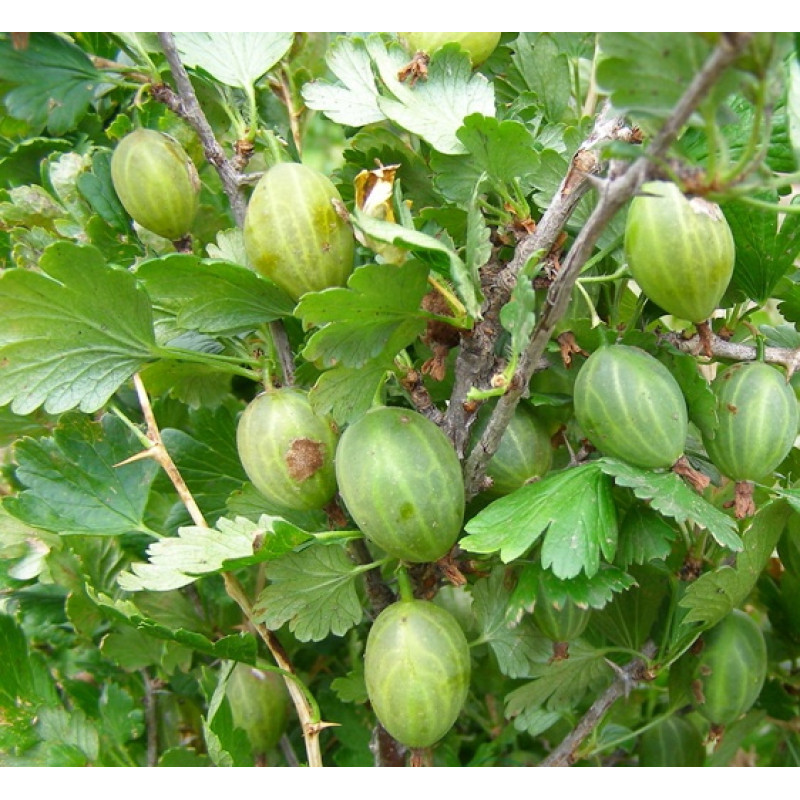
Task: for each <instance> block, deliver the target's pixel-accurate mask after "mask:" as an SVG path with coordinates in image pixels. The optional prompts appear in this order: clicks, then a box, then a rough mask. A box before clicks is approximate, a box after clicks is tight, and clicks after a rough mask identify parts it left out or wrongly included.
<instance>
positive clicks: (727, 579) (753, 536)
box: [680, 500, 790, 635]
mask: <svg viewBox="0 0 800 800" xmlns="http://www.w3.org/2000/svg"><path fill="white" fill-rule="evenodd" d="M789 513H790V512H789V508H788V507H787V504H786V503H785V502H784V501H780V500H776V501H773V502H772V503H769V504H768V505H766V506H764V507H763V508H762V509H760V510H759V512H758V513H757V514H756V515H755V517H753V521H752V522H751V524H750V527H749V528H748V529H747V531H746V532H745V534H744V549H743V550H742V551H741V552H740V553H739V554H738V555H737V557H736V566H735V567H732V566H727V565H723V566H721V567H718V568H717V569H715V570H714V571H712V572H707V573H705V574H704V575H701V576H700V577H699V578H698V579H697V580H696V581H694V583H692V584H690V585H689V586H688V588H687V589H686V593H685V594H684V596H683V597H682V598H681V601H680V604H681V606H683V607H684V608H686V609H688V613H687V614H686V616H685V618H684V620H683V626H682V627H683V630H682V631H680V633H682V634H684V635H687V631H686V629H687V628H689V629H690V630H693V631H694V634H695V635H696V634H697V633H698V629H697V627H696V626H694V625H693V623H700V625H701V626H702V629H703V630H705V629H708V628H710V627H712V626H713V625H715V624H716V623H717V622H719V621H720V620H721V619H722V618H723V617H725V616H727V614H729V613H730V612H731V611H732V610H733V609H734V608H737V607H738V606H740V605H741V604H742V603H743V602H744V601H745V600H746V599H747V596H748V595H749V594H750V592H751V591H752V590H753V587H754V586H755V585H756V581H757V580H758V576H759V575H760V574H761V571H762V570H763V569H764V566H765V564H766V563H767V561H768V559H769V557H770V556H771V555H772V552H773V550H774V549H775V546H776V545H777V543H778V539H779V538H780V535H781V533H782V532H783V529H784V527H785V525H786V520H787V519H788V516H789Z"/></svg>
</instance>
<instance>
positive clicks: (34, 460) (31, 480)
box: [4, 414, 158, 536]
mask: <svg viewBox="0 0 800 800" xmlns="http://www.w3.org/2000/svg"><path fill="white" fill-rule="evenodd" d="M140 450H141V443H140V442H139V441H138V439H136V438H135V437H134V435H133V434H132V433H131V432H130V431H129V430H128V428H127V427H125V425H123V423H122V422H121V421H120V420H119V419H117V418H116V417H114V416H112V415H110V414H107V415H105V416H104V417H103V418H102V420H101V421H100V422H99V423H97V422H92V421H91V420H90V419H88V418H86V417H82V416H70V417H68V418H66V419H64V421H62V423H61V424H60V425H59V426H58V428H56V429H55V431H54V432H53V436H52V438H39V439H23V440H21V441H20V442H19V443H18V444H17V447H16V449H15V458H16V461H17V464H18V467H17V473H16V474H17V479H18V480H19V481H20V483H21V484H22V485H23V487H24V489H23V490H22V491H21V492H20V493H19V494H18V495H17V496H13V497H8V498H6V500H5V503H4V505H5V507H6V509H7V510H8V511H9V512H10V513H11V514H13V515H14V516H15V517H17V518H18V519H21V520H22V521H23V522H26V523H27V524H29V525H33V526H34V527H38V528H44V529H45V530H50V531H54V532H57V533H61V534H76V533H87V534H93V535H98V536H118V535H119V534H122V533H127V532H129V531H135V530H139V531H145V532H147V531H148V528H147V526H146V525H145V523H144V513H145V506H146V504H147V499H148V496H149V493H150V484H151V483H152V481H153V479H154V477H155V474H156V472H157V470H158V467H157V465H156V464H155V462H153V461H151V460H149V459H146V460H140V461H135V462H133V463H131V464H126V465H124V466H115V465H117V464H119V463H120V462H121V461H124V460H125V459H127V458H129V457H130V456H132V455H134V454H135V453H137V452H139V451H140Z"/></svg>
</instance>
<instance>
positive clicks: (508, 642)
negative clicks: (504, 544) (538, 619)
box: [472, 567, 553, 678]
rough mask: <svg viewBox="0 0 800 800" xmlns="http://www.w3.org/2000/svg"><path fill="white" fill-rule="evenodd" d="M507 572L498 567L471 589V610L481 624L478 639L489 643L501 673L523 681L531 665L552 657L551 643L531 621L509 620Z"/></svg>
mask: <svg viewBox="0 0 800 800" xmlns="http://www.w3.org/2000/svg"><path fill="white" fill-rule="evenodd" d="M510 594H511V593H510V590H509V587H508V586H506V585H505V570H504V569H503V568H502V567H499V568H495V569H494V570H493V571H492V574H491V575H490V576H489V577H488V578H483V579H481V580H479V581H477V582H476V583H475V585H474V587H473V589H472V597H473V602H472V608H473V611H474V612H475V617H476V619H477V621H478V629H479V638H480V641H482V642H487V643H488V644H489V647H491V648H492V651H493V652H494V654H495V657H496V658H497V665H498V667H499V668H500V671H501V672H502V673H503V674H504V675H507V676H508V677H509V678H524V677H526V676H527V675H528V674H529V670H530V666H531V663H533V662H536V661H537V660H538V661H541V660H542V659H544V658H548V657H549V656H551V655H552V653H553V650H552V644H551V642H550V641H549V640H548V639H545V638H544V637H543V636H542V635H541V634H540V633H539V632H538V630H537V629H536V626H535V625H534V623H533V620H532V619H531V618H527V619H522V620H520V621H518V622H516V623H514V621H509V619H508V615H507V608H508V604H509V598H510Z"/></svg>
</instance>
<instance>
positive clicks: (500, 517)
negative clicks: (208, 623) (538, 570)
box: [459, 463, 617, 578]
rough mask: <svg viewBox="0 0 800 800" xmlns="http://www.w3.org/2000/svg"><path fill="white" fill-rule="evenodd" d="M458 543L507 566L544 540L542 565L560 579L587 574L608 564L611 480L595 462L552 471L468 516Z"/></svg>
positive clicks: (612, 544)
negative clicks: (491, 555) (497, 555)
mask: <svg viewBox="0 0 800 800" xmlns="http://www.w3.org/2000/svg"><path fill="white" fill-rule="evenodd" d="M465 528H466V531H467V533H468V535H467V536H465V537H464V538H463V539H462V540H461V541H460V543H459V544H460V546H461V547H462V549H464V550H467V551H468V552H472V553H494V552H497V551H499V552H500V558H501V559H502V560H503V561H504V562H505V563H508V562H509V561H513V560H515V559H516V558H519V557H520V556H521V555H523V554H524V553H526V552H527V551H528V550H530V548H531V547H533V545H534V544H536V542H537V541H539V539H540V538H542V537H544V543H543V546H542V564H543V565H544V566H545V567H547V568H550V569H552V571H553V572H554V573H555V575H557V576H558V577H559V578H573V577H575V576H576V575H577V574H578V573H580V572H585V573H586V574H587V575H588V576H590V577H591V576H592V575H594V574H596V573H597V571H598V570H599V568H600V555H601V553H602V555H603V556H604V557H605V558H606V559H608V560H611V559H613V557H614V551H615V549H616V541H617V517H616V509H615V506H614V501H613V498H612V496H611V486H610V481H609V480H608V479H607V478H606V476H605V475H604V474H603V471H602V470H601V468H600V466H599V465H598V464H597V463H590V464H584V465H583V466H580V467H576V468H574V469H567V470H564V471H563V472H557V473H553V474H551V475H548V476H546V477H545V478H544V479H543V480H541V481H537V482H536V483H531V484H528V485H527V486H523V487H522V488H521V489H517V491H515V492H513V493H512V494H510V495H507V496H506V497H501V498H500V499H499V500H495V501H494V502H493V503H491V504H490V505H488V506H487V507H486V508H485V509H483V510H482V511H480V512H479V513H478V514H477V515H476V516H475V517H473V518H472V519H471V520H470V521H469V522H468V523H467V524H466V526H465Z"/></svg>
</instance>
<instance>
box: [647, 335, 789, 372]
mask: <svg viewBox="0 0 800 800" xmlns="http://www.w3.org/2000/svg"><path fill="white" fill-rule="evenodd" d="M661 339H662V340H663V341H666V342H669V343H670V344H671V345H672V346H673V347H676V348H677V349H678V350H681V351H683V352H684V353H689V354H690V355H693V356H704V355H705V356H707V355H709V354H710V355H711V356H712V357H714V358H723V359H727V360H729V361H755V359H756V358H757V357H758V349H757V348H756V347H755V345H752V344H743V343H742V342H729V341H728V340H727V339H723V338H722V337H721V336H716V335H715V334H712V335H711V337H710V338H709V339H701V337H700V336H697V335H695V336H692V337H691V338H690V339H685V338H684V337H683V336H682V335H681V334H680V333H675V332H671V333H667V334H664V335H663V336H661ZM706 351H707V352H706ZM764 361H766V362H768V363H770V364H780V365H781V366H783V367H786V373H787V375H786V377H787V379H788V378H791V377H792V375H794V373H795V372H797V370H798V369H800V348H791V347H765V348H764Z"/></svg>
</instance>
